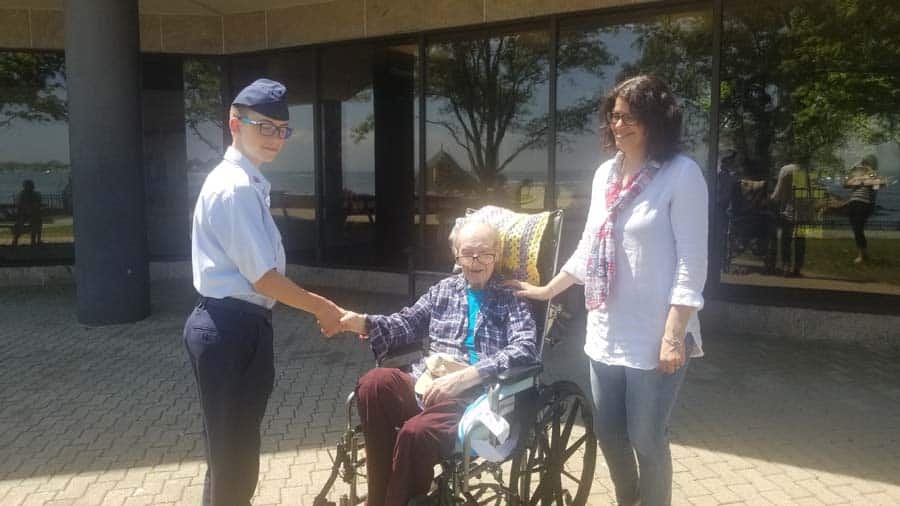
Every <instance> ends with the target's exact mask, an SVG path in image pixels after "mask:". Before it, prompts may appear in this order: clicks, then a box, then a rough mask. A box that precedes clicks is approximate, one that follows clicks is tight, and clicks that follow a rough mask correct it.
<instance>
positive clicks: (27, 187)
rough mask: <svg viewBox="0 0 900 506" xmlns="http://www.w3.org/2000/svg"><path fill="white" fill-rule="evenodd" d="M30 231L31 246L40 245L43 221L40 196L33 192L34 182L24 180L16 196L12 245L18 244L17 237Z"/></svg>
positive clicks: (38, 193)
mask: <svg viewBox="0 0 900 506" xmlns="http://www.w3.org/2000/svg"><path fill="white" fill-rule="evenodd" d="M25 227H28V228H29V229H30V231H31V245H32V246H34V245H36V244H40V243H41V229H42V228H43V227H44V219H43V217H42V216H41V194H40V192H36V191H34V181H32V180H30V179H26V180H25V181H23V182H22V190H21V191H20V192H19V194H18V195H16V226H15V229H14V231H13V239H12V245H13V246H16V245H18V244H19V236H20V235H22V233H24V232H25Z"/></svg>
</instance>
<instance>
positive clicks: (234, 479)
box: [184, 297, 275, 506]
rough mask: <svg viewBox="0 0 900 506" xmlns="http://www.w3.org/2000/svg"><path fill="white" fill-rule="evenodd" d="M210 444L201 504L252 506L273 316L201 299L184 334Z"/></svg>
mask: <svg viewBox="0 0 900 506" xmlns="http://www.w3.org/2000/svg"><path fill="white" fill-rule="evenodd" d="M184 345H185V347H186V348H187V353H188V356H189V357H190V359H191V366H192V368H193V370H194V377H195V378H196V380H197V388H198V390H199V392H200V408H201V410H202V412H203V428H204V440H205V443H206V463H207V468H206V481H205V483H204V486H203V504H205V505H213V506H232V505H234V506H247V505H249V504H250V498H251V497H252V496H253V492H254V490H255V489H256V482H257V480H258V479H259V450H260V433H259V431H260V424H261V423H262V418H263V415H264V414H265V411H266V403H267V402H268V400H269V396H270V395H271V394H272V387H273V385H274V381H275V365H274V353H273V348H272V312H271V311H270V310H268V309H266V308H264V307H262V306H257V305H255V304H251V303H249V302H245V301H242V300H238V299H232V298H225V299H212V298H206V297H201V298H200V301H199V302H198V303H197V306H196V307H195V308H194V311H193V312H192V313H191V316H190V317H188V320H187V323H186V324H185V326H184Z"/></svg>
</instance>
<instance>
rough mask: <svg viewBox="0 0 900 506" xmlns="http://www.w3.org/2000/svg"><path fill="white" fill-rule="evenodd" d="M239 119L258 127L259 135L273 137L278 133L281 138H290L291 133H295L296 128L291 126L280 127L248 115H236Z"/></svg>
mask: <svg viewBox="0 0 900 506" xmlns="http://www.w3.org/2000/svg"><path fill="white" fill-rule="evenodd" d="M235 117H236V118H237V119H239V120H240V121H241V123H245V124H247V125H253V126H255V127H256V130H257V131H258V132H259V135H264V136H266V137H272V136H273V135H277V136H278V137H279V138H281V139H284V140H288V139H290V138H291V135H293V133H294V129H293V128H291V127H286V126H283V127H280V126H278V125H274V124H272V123H269V122H268V121H254V120H252V119H250V118H248V117H246V116H235Z"/></svg>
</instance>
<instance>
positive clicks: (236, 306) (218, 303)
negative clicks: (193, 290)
mask: <svg viewBox="0 0 900 506" xmlns="http://www.w3.org/2000/svg"><path fill="white" fill-rule="evenodd" d="M197 306H199V307H203V306H208V307H218V308H222V309H227V310H229V311H240V312H242V313H246V314H251V315H255V316H259V317H261V318H265V319H266V320H269V321H272V310H271V309H269V308H265V307H262V306H258V305H256V304H254V303H252V302H247V301H246V300H241V299H235V298H234V297H225V298H224V299H215V298H212V297H204V296H202V295H201V296H200V298H199V299H197Z"/></svg>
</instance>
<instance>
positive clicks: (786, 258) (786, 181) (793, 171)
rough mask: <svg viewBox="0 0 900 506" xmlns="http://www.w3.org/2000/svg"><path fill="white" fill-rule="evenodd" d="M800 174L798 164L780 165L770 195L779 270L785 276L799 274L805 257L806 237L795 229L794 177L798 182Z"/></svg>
mask: <svg viewBox="0 0 900 506" xmlns="http://www.w3.org/2000/svg"><path fill="white" fill-rule="evenodd" d="M802 174H803V169H802V168H801V167H800V166H799V165H796V164H793V163H792V164H788V165H785V166H784V167H782V168H781V170H779V171H778V180H777V181H776V182H775V189H774V190H773V191H772V195H771V196H770V198H771V199H772V203H773V204H774V205H775V224H776V226H777V228H778V230H779V231H780V233H781V239H780V240H779V241H778V244H780V248H781V272H782V274H783V275H785V276H799V275H800V269H801V268H803V261H804V259H805V258H806V237H804V236H803V235H801V234H800V232H799V231H798V230H797V229H796V225H797V218H798V209H797V201H796V199H795V197H796V196H795V195H794V188H795V178H797V179H798V181H796V182H797V183H799V182H800V181H799V179H800V176H801V175H802ZM773 247H774V245H773ZM792 249H793V251H792ZM772 253H773V254H774V251H773V252H772ZM774 260H775V259H774V258H773V259H772V263H773V264H774Z"/></svg>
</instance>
